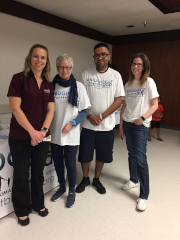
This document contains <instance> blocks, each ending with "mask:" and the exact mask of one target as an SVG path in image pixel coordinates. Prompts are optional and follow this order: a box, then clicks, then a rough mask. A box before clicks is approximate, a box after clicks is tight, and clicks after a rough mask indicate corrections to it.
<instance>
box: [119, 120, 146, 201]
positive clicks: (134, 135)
mask: <svg viewBox="0 0 180 240" xmlns="http://www.w3.org/2000/svg"><path fill="white" fill-rule="evenodd" d="M123 126H124V127H123V128H124V133H125V135H126V145H127V149H128V152H129V158H128V160H129V172H130V180H131V181H132V182H133V183H138V181H139V182H140V196H139V197H140V198H143V199H148V195H149V169H148V164H147V156H146V146H147V138H148V128H146V127H145V126H144V125H143V124H142V125H136V124H135V123H131V122H125V121H123Z"/></svg>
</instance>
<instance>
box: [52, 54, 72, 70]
mask: <svg viewBox="0 0 180 240" xmlns="http://www.w3.org/2000/svg"><path fill="white" fill-rule="evenodd" d="M60 61H69V62H70V63H71V67H73V58H72V57H71V56H69V55H68V54H66V53H64V54H62V55H59V56H58V57H57V58H56V67H57V68H58V64H59V62H60Z"/></svg>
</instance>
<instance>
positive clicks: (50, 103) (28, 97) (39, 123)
mask: <svg viewBox="0 0 180 240" xmlns="http://www.w3.org/2000/svg"><path fill="white" fill-rule="evenodd" d="M8 97H9V104H10V108H11V111H12V118H11V124H10V134H9V146H10V151H11V154H12V160H13V167H14V180H13V188H12V201H13V206H14V211H15V214H16V216H17V217H18V223H20V224H21V225H23V226H25V225H28V224H29V217H28V215H29V213H30V212H31V211H32V209H33V210H35V211H37V212H38V214H39V215H40V216H42V217H45V216H47V215H48V209H46V208H45V206H44V194H43V181H44V177H43V169H44V166H45V162H46V158H47V154H48V148H49V143H48V142H43V139H44V137H45V136H48V135H49V134H50V132H49V126H50V124H51V121H52V118H53V115H54V88H53V85H52V83H50V62H49V54H48V49H47V48H46V47H45V46H43V45H41V44H35V45H34V46H32V47H31V49H30V51H29V54H28V56H27V57H26V59H25V67H24V71H23V72H20V73H17V74H15V75H14V76H13V78H12V81H11V83H10V86H9V91H8ZM29 166H31V194H30V191H29V181H28V178H29ZM30 199H31V201H30Z"/></svg>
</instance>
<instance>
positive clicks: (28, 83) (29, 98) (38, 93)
mask: <svg viewBox="0 0 180 240" xmlns="http://www.w3.org/2000/svg"><path fill="white" fill-rule="evenodd" d="M7 96H8V97H20V98H21V109H22V111H23V112H24V114H25V115H26V117H27V119H28V121H29V122H30V124H31V125H32V126H33V127H34V129H35V130H38V131H40V129H41V127H42V125H43V122H44V120H45V118H46V114H47V104H48V102H54V87H53V85H52V83H49V82H47V81H46V80H45V79H44V80H43V82H42V84H41V87H40V89H39V87H38V84H37V81H36V79H35V77H34V73H33V72H32V71H30V72H29V73H28V76H27V77H26V76H25V75H24V73H22V72H21V73H17V74H15V75H14V76H13V78H12V80H11V83H10V86H9V91H8V94H7ZM45 127H46V126H45ZM49 134H50V132H48V133H47V136H48V135H49ZM9 137H11V138H15V139H21V140H30V139H31V138H30V135H29V133H28V132H27V131H26V130H25V129H24V128H23V127H21V125H20V124H19V123H18V122H17V121H16V118H15V117H14V115H13V114H12V118H11V124H10V133H9Z"/></svg>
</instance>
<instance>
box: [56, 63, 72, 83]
mask: <svg viewBox="0 0 180 240" xmlns="http://www.w3.org/2000/svg"><path fill="white" fill-rule="evenodd" d="M57 69H58V74H59V76H60V78H61V79H62V80H69V78H70V76H71V73H72V66H71V63H70V61H68V60H61V61H59V64H58V66H57Z"/></svg>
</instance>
